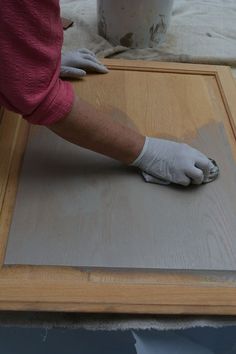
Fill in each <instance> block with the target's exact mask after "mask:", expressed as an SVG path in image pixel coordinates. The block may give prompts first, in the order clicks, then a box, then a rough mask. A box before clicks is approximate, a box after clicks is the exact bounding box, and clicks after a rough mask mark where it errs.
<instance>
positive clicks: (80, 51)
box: [78, 48, 96, 58]
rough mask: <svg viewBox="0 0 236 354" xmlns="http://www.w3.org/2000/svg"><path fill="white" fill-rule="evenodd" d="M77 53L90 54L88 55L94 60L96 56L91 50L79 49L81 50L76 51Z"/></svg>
mask: <svg viewBox="0 0 236 354" xmlns="http://www.w3.org/2000/svg"><path fill="white" fill-rule="evenodd" d="M78 52H79V53H81V54H90V55H92V56H93V57H95V58H96V54H95V53H94V52H92V51H91V50H89V49H86V48H81V49H78Z"/></svg>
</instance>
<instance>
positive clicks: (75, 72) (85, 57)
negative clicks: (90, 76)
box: [60, 48, 108, 79]
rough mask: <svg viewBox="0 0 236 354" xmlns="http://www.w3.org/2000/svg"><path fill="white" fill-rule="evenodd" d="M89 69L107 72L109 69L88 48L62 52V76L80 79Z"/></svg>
mask: <svg viewBox="0 0 236 354" xmlns="http://www.w3.org/2000/svg"><path fill="white" fill-rule="evenodd" d="M87 71H93V72H98V73H101V74H106V73H107V72H108V69H107V68H106V67H105V66H104V65H103V64H102V63H100V61H99V60H98V59H97V58H96V55H95V54H94V53H93V52H91V51H90V50H88V49H84V48H83V49H78V50H74V51H71V52H67V53H65V54H62V58H61V73H60V76H61V77H67V78H72V79H80V78H82V77H83V76H85V75H86V72H87Z"/></svg>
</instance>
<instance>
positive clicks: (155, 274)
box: [0, 60, 236, 315]
mask: <svg viewBox="0 0 236 354" xmlns="http://www.w3.org/2000/svg"><path fill="white" fill-rule="evenodd" d="M104 63H105V64H106V65H107V66H108V67H109V68H110V69H113V70H123V69H126V70H127V69H128V70H146V71H159V72H167V73H171V72H173V73H184V74H196V75H199V74H200V75H211V76H212V75H213V76H215V79H216V82H217V84H218V87H219V90H220V93H221V97H222V100H223V102H224V105H225V109H226V112H227V114H228V117H229V121H230V124H231V127H232V130H233V132H234V134H235V135H236V130H235V122H236V105H235V98H236V87H235V82H234V80H233V78H232V76H231V74H230V71H229V69H228V68H227V67H221V66H209V65H193V64H176V63H159V62H142V61H135V62H134V61H124V60H104ZM8 114H9V113H7V115H8ZM4 119H5V118H4ZM9 124H10V125H11V123H9ZM2 131H4V133H3V135H1V136H6V135H5V132H8V134H7V138H6V141H5V143H4V144H7V146H8V147H9V146H11V148H10V149H9V148H8V150H7V151H8V153H7V159H6V161H5V163H4V166H7V171H8V172H7V174H6V171H5V173H3V172H2V169H1V171H0V182H1V184H0V191H1V195H3V196H4V198H3V197H2V208H1V214H0V309H1V310H32V311H74V312H75V311H80V312H113V313H121V312H122V313H139V314H141V313H146V314H148V313H150V314H151V313H152V314H198V315H201V314H209V315H210V314H214V315H216V314H217V315H235V314H236V274H235V273H234V272H196V271H195V272H190V271H182V272H178V271H147V272H145V271H138V270H137V271H133V270H132V271H128V270H127V271H125V270H122V271H121V270H113V271H109V270H103V269H96V270H93V269H79V268H75V267H53V266H6V265H4V253H5V247H6V243H7V237H8V231H9V226H10V223H11V216H12V211H13V207H14V201H15V195H16V190H17V181H18V176H19V171H20V164H21V160H22V156H23V153H24V149H25V145H26V142H27V131H28V127H27V125H26V124H25V123H24V122H23V121H20V120H19V119H18V118H15V123H14V124H12V126H11V128H9V127H8V124H7V125H5V124H4V125H2V124H1V125H0V134H1V132H2ZM9 142H13V144H11V145H9ZM0 146H2V145H1V141H0ZM1 155H2V150H1V149H0V161H1ZM5 157H6V156H5ZM6 181H7V182H6ZM0 202H1V200H0Z"/></svg>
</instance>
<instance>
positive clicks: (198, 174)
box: [186, 167, 204, 184]
mask: <svg viewBox="0 0 236 354" xmlns="http://www.w3.org/2000/svg"><path fill="white" fill-rule="evenodd" d="M186 174H187V176H188V177H189V178H191V181H192V183H193V184H202V182H203V180H204V174H203V171H202V170H200V169H199V168H197V167H193V168H192V169H190V170H189V171H187V173H186Z"/></svg>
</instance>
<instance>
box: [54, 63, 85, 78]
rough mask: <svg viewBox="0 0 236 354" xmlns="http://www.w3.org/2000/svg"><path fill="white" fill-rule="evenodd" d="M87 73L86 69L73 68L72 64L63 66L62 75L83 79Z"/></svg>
mask: <svg viewBox="0 0 236 354" xmlns="http://www.w3.org/2000/svg"><path fill="white" fill-rule="evenodd" d="M85 75H86V71H84V70H81V69H77V68H72V67H70V66H61V72H60V77H67V78H70V79H81V78H82V77H84V76H85Z"/></svg>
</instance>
